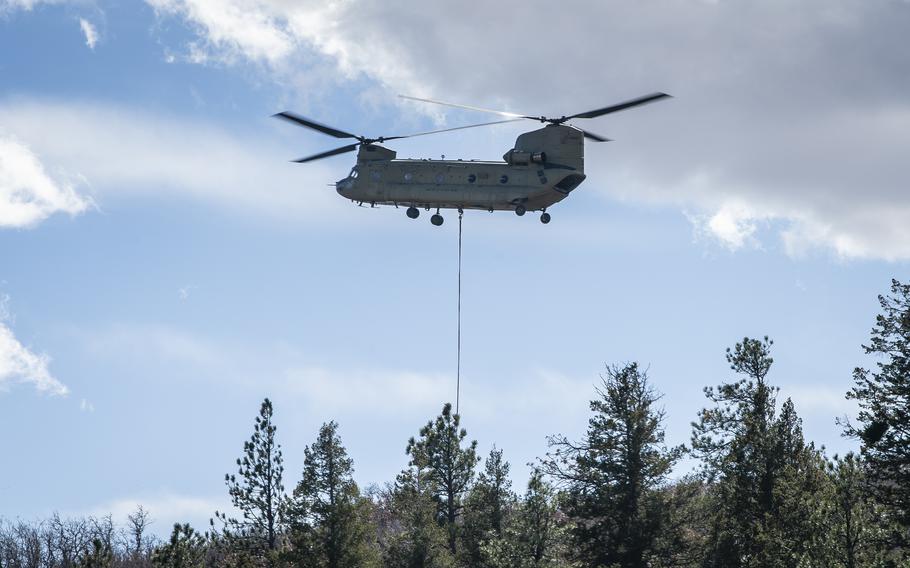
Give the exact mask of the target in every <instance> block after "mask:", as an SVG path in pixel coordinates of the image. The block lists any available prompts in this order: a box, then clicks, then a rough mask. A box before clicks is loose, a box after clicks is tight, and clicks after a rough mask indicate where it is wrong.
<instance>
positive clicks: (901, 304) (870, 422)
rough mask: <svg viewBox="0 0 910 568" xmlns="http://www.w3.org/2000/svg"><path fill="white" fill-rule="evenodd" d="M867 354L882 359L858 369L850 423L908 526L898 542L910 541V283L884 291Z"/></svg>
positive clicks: (873, 485) (876, 479) (882, 492)
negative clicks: (855, 413) (856, 410)
mask: <svg viewBox="0 0 910 568" xmlns="http://www.w3.org/2000/svg"><path fill="white" fill-rule="evenodd" d="M878 301H879V304H880V305H881V310H882V313H880V314H879V315H878V316H877V317H876V320H875V327H874V328H873V329H872V337H871V339H872V341H871V343H870V344H869V345H864V346H863V350H864V351H865V352H866V354H869V355H876V356H878V357H880V358H881V360H880V361H879V362H877V363H876V368H875V370H874V371H870V370H868V369H864V368H859V367H858V368H856V369H855V370H854V371H853V380H854V382H855V383H856V384H855V386H854V387H853V389H852V390H851V391H850V392H849V393H848V394H847V397H848V398H852V399H855V400H856V401H857V402H858V403H859V407H860V411H859V415H858V417H857V420H858V424H856V425H852V424H847V425H846V433H847V435H849V436H853V437H855V438H859V439H860V440H861V441H862V448H861V453H862V456H863V460H864V461H865V462H866V464H867V466H868V470H867V473H868V476H869V481H870V489H871V490H873V491H874V492H875V494H876V496H877V498H878V499H879V501H881V502H882V503H883V504H885V505H887V506H889V507H890V508H892V513H893V514H894V515H896V517H897V518H898V520H899V522H900V523H901V525H903V527H904V531H903V535H902V537H901V538H900V539H899V544H901V545H903V546H904V547H907V546H910V285H908V284H901V283H900V282H898V281H897V280H892V281H891V294H890V295H889V296H879V297H878Z"/></svg>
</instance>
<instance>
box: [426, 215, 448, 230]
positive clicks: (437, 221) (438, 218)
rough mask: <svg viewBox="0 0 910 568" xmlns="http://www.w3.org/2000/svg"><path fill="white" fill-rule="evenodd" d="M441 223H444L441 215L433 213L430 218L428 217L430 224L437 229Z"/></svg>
mask: <svg viewBox="0 0 910 568" xmlns="http://www.w3.org/2000/svg"><path fill="white" fill-rule="evenodd" d="M443 221H445V219H443V218H442V215H440V214H439V213H435V214H434V215H433V216H432V217H430V223H433V224H434V225H436V226H437V227H438V226H440V225H442V222H443Z"/></svg>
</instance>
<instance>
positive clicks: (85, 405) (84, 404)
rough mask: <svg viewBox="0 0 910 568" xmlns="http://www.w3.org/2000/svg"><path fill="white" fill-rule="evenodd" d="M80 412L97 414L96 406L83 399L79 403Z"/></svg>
mask: <svg viewBox="0 0 910 568" xmlns="http://www.w3.org/2000/svg"><path fill="white" fill-rule="evenodd" d="M79 410H81V411H82V412H95V405H94V404H92V403H91V402H89V401H88V400H87V399H84V398H83V399H82V400H80V401H79Z"/></svg>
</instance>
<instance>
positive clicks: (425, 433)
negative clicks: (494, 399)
mask: <svg viewBox="0 0 910 568" xmlns="http://www.w3.org/2000/svg"><path fill="white" fill-rule="evenodd" d="M460 424H461V418H460V417H459V416H458V415H457V414H453V413H452V405H451V404H449V403H446V404H445V405H444V406H443V407H442V414H440V415H439V416H438V417H437V418H436V419H435V420H431V421H430V422H428V423H427V425H426V426H424V427H423V428H421V429H420V437H419V438H416V439H415V438H411V440H410V441H409V442H408V446H407V449H406V452H407V453H408V455H410V456H411V465H412V466H414V467H416V468H417V469H418V470H419V471H422V472H423V471H425V472H426V480H427V482H428V483H429V486H430V491H431V492H432V494H433V495H434V498H435V500H436V504H437V515H438V519H439V521H440V524H442V525H443V526H444V527H445V528H446V531H447V533H448V542H449V550H450V551H451V553H452V555H453V556H454V555H455V554H457V551H458V544H457V543H458V524H457V523H456V521H457V520H458V518H459V517H460V516H461V512H462V508H463V506H464V505H463V502H462V498H463V496H464V494H465V492H466V491H467V490H468V487H469V486H470V483H471V480H472V479H473V478H474V467H475V466H476V465H477V462H478V461H480V458H478V457H477V442H476V441H472V442H471V443H469V444H467V445H466V446H464V447H463V446H462V443H463V442H464V441H465V438H466V437H467V435H468V433H467V431H466V430H465V429H464V428H461V426H460Z"/></svg>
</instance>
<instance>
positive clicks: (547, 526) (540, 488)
mask: <svg viewBox="0 0 910 568" xmlns="http://www.w3.org/2000/svg"><path fill="white" fill-rule="evenodd" d="M563 533H564V531H563V529H562V527H561V526H560V525H559V524H558V523H557V506H556V496H555V492H554V490H553V488H552V487H551V486H550V485H549V484H548V483H547V482H546V481H545V480H544V479H543V476H542V475H541V473H540V471H537V470H535V471H534V472H533V473H532V474H531V479H530V480H529V481H528V488H527V491H526V492H525V494H524V497H523V498H522V499H521V501H520V502H519V504H518V505H517V507H516V509H515V511H514V514H513V515H511V516H510V517H509V518H508V519H507V522H506V525H505V527H504V528H503V535H502V537H501V538H498V539H492V540H489V541H487V542H485V543H484V544H483V547H482V557H483V561H484V564H485V565H487V566H490V568H556V567H557V566H565V563H564V562H563V559H562V557H561V556H562V554H563V553H564V552H565V550H564V549H563V546H562V545H563V544H564V540H565V538H564V534H563ZM471 566H474V564H471Z"/></svg>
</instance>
